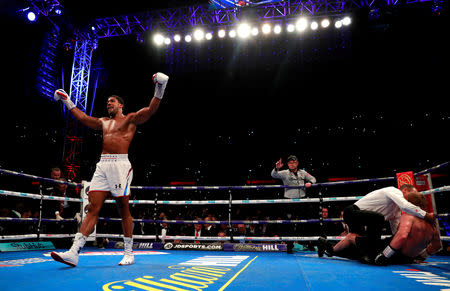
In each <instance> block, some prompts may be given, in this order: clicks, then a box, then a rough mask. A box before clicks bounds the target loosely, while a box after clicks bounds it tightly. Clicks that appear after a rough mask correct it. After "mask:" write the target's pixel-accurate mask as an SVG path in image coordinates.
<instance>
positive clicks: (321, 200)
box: [319, 190, 326, 238]
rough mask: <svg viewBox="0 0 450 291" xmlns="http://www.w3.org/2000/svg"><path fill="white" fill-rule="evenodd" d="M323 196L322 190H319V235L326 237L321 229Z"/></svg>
mask: <svg viewBox="0 0 450 291" xmlns="http://www.w3.org/2000/svg"><path fill="white" fill-rule="evenodd" d="M322 209H323V197H322V190H319V226H320V236H323V237H324V238H326V235H325V231H324V229H323V212H322Z"/></svg>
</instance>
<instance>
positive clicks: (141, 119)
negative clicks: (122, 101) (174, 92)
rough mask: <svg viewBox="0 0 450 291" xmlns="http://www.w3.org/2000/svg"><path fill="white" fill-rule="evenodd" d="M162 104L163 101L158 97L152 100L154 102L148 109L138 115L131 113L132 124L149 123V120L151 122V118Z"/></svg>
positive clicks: (142, 110)
mask: <svg viewBox="0 0 450 291" xmlns="http://www.w3.org/2000/svg"><path fill="white" fill-rule="evenodd" d="M160 103H161V99H158V98H156V97H154V98H152V101H150V105H149V106H148V107H144V108H142V109H141V110H139V111H138V112H136V113H130V114H131V122H132V123H134V124H136V125H139V124H142V123H145V122H147V120H149V119H150V117H152V116H153V115H154V114H155V113H156V111H158V108H159V104H160Z"/></svg>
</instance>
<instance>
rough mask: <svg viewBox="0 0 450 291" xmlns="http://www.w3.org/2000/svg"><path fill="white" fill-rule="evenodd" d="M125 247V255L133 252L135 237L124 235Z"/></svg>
mask: <svg viewBox="0 0 450 291" xmlns="http://www.w3.org/2000/svg"><path fill="white" fill-rule="evenodd" d="M123 249H124V253H125V255H131V254H133V238H132V237H125V236H124V237H123Z"/></svg>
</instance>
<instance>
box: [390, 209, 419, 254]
mask: <svg viewBox="0 0 450 291" xmlns="http://www.w3.org/2000/svg"><path fill="white" fill-rule="evenodd" d="M413 222H414V218H413V217H412V216H411V215H408V214H403V215H402V218H401V219H400V225H399V227H398V230H397V233H396V234H395V236H394V238H393V239H392V241H391V243H390V244H389V245H390V246H391V247H392V248H393V249H396V250H399V249H401V248H402V247H403V245H404V244H405V242H406V240H407V239H408V236H409V233H410V232H411V228H412V225H413Z"/></svg>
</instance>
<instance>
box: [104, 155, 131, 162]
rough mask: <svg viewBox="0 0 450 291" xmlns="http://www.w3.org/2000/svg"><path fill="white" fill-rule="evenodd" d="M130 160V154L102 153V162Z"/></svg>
mask: <svg viewBox="0 0 450 291" xmlns="http://www.w3.org/2000/svg"><path fill="white" fill-rule="evenodd" d="M116 161H128V154H102V155H101V156H100V162H116Z"/></svg>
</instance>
